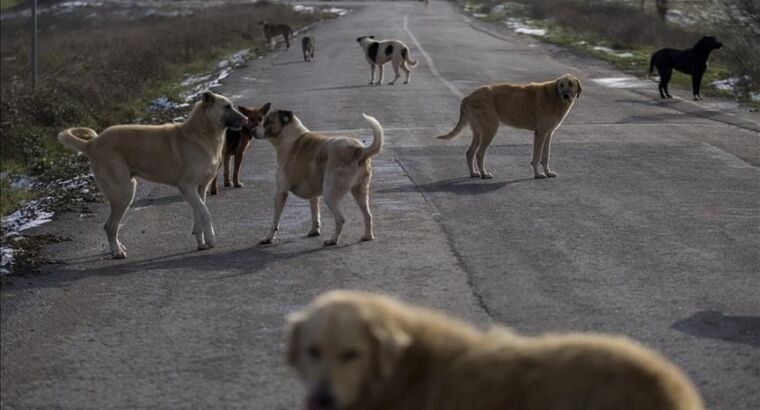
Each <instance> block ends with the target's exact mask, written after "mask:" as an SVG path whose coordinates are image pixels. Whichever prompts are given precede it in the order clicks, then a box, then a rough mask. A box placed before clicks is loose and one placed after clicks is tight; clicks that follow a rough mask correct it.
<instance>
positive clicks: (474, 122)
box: [438, 74, 583, 179]
mask: <svg viewBox="0 0 760 410" xmlns="http://www.w3.org/2000/svg"><path fill="white" fill-rule="evenodd" d="M582 90H583V87H581V83H580V81H579V80H578V78H577V77H575V76H574V75H571V74H565V75H563V76H561V77H559V78H558V79H556V80H554V81H546V82H543V83H530V84H497V85H487V86H484V87H480V88H478V89H477V90H475V91H473V92H472V94H470V95H468V96H467V97H464V99H462V104H461V105H460V108H459V122H457V125H456V126H455V127H454V129H453V130H452V131H451V132H450V133H448V134H446V135H441V136H440V137H438V138H441V139H446V140H448V139H452V138H455V137H456V136H458V135H459V133H461V132H462V129H463V128H464V126H465V125H467V124H470V128H471V129H472V143H470V147H469V148H468V149H467V168H468V169H469V171H470V176H471V177H472V178H478V177H480V178H484V179H488V178H493V175H491V173H489V172H488V171H486V167H485V157H486V150H488V146H489V145H491V141H492V140H493V138H494V136H496V131H498V129H499V124H500V123H503V124H505V125H508V126H510V127H514V128H519V129H525V130H531V131H533V132H534V137H533V160H532V161H531V165H532V166H533V173H534V175H535V177H536V178H546V177H556V176H557V173H555V172H554V171H552V170H551V169H549V146H550V145H551V141H552V134H553V133H554V130H556V129H557V127H559V126H560V124H562V121H563V120H564V119H565V116H566V115H567V113H568V112H570V109H571V108H572V107H573V104H574V103H575V100H576V98H578V97H579V96H580V95H581V91H582ZM473 159H477V164H478V169H477V170H476V169H475V165H474V163H473ZM539 164H540V167H539Z"/></svg>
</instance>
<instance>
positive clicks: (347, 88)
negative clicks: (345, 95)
mask: <svg viewBox="0 0 760 410" xmlns="http://www.w3.org/2000/svg"><path fill="white" fill-rule="evenodd" d="M366 87H376V86H374V85H369V84H354V85H339V86H337V87H322V88H309V89H307V90H305V91H332V90H350V89H354V88H366Z"/></svg>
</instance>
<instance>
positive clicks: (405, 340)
mask: <svg viewBox="0 0 760 410" xmlns="http://www.w3.org/2000/svg"><path fill="white" fill-rule="evenodd" d="M370 334H371V337H372V339H373V340H374V342H375V346H376V348H375V362H376V363H377V370H378V372H379V373H380V377H381V378H382V379H384V380H387V379H388V378H390V377H391V376H392V375H393V372H394V371H395V370H396V365H397V364H398V362H399V360H400V359H401V356H402V355H403V353H404V352H405V351H406V349H407V348H408V347H409V346H410V345H411V344H412V338H411V337H410V336H409V334H407V333H406V332H405V331H404V330H402V329H400V328H399V327H397V326H395V325H393V324H390V323H384V324H382V325H381V324H374V325H371V326H370Z"/></svg>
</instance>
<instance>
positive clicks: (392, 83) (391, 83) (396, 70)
mask: <svg viewBox="0 0 760 410" xmlns="http://www.w3.org/2000/svg"><path fill="white" fill-rule="evenodd" d="M398 66H399V65H398V64H396V62H395V61H394V62H393V72H394V73H395V74H396V76H395V77H393V81H391V82H389V83H388V85H396V80H398V78H399V77H401V75H400V74H399V71H398Z"/></svg>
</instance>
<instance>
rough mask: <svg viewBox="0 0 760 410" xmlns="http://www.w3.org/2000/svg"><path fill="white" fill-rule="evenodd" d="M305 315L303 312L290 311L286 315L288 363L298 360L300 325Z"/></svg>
mask: <svg viewBox="0 0 760 410" xmlns="http://www.w3.org/2000/svg"><path fill="white" fill-rule="evenodd" d="M305 318H306V315H305V314H304V313H303V312H297V313H291V314H289V315H288V316H287V318H286V320H287V322H288V353H287V360H288V364H290V365H294V364H295V363H296V362H297V361H298V352H299V350H300V348H301V327H303V321H304V319H305Z"/></svg>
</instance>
